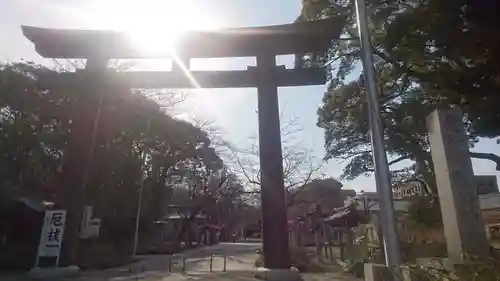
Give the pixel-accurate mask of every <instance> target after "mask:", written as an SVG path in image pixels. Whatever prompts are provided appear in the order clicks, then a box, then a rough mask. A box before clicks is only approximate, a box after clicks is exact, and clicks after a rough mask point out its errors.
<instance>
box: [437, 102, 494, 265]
mask: <svg viewBox="0 0 500 281" xmlns="http://www.w3.org/2000/svg"><path fill="white" fill-rule="evenodd" d="M462 120H463V117H462V113H461V111H460V110H459V109H458V108H451V109H448V110H436V111H434V112H433V113H432V114H431V115H429V116H428V117H427V130H428V131H429V142H430V146H431V152H432V161H433V162H434V173H435V175H436V183H437V189H438V195H439V201H440V204H441V214H442V217H443V225H444V234H445V237H446V246H447V249H448V256H449V257H450V258H451V259H452V260H456V261H463V258H464V256H463V255H464V254H466V255H472V256H477V257H486V256H488V254H489V243H488V240H487V239H486V234H485V231H484V225H483V222H482V220H481V214H480V211H481V210H480V206H479V198H478V195H477V190H476V188H475V186H474V172H473V169H472V163H471V159H470V156H469V144H468V138H467V135H466V134H465V129H464V124H463V121H462Z"/></svg>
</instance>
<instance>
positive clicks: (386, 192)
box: [354, 0, 400, 276]
mask: <svg viewBox="0 0 500 281" xmlns="http://www.w3.org/2000/svg"><path fill="white" fill-rule="evenodd" d="M354 2H355V6H356V17H357V23H358V32H359V38H360V41H361V60H362V63H363V70H364V78H365V85H366V87H367V103H368V111H369V114H368V117H369V125H370V134H371V143H372V153H373V162H374V163H375V181H376V185H377V192H378V194H379V195H380V199H381V201H380V212H381V224H382V232H383V236H384V251H385V259H386V261H385V262H386V265H387V268H388V269H389V270H390V271H391V272H392V273H393V276H395V274H394V273H395V272H396V270H397V268H398V267H399V264H400V257H399V242H398V238H397V234H396V226H395V215H394V202H393V201H392V189H391V178H390V172H389V164H388V162H387V156H386V153H385V146H384V135H383V132H384V130H383V125H382V120H381V117H380V102H379V92H378V89H377V83H376V75H375V68H374V65H373V53H372V46H371V42H370V34H369V30H368V22H367V21H368V19H367V15H366V3H365V0H354Z"/></svg>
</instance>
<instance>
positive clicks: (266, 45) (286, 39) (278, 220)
mask: <svg viewBox="0 0 500 281" xmlns="http://www.w3.org/2000/svg"><path fill="white" fill-rule="evenodd" d="M343 21H344V18H336V19H328V20H321V21H314V22H305V23H295V24H289V25H278V26H268V27H255V28H254V27H252V28H236V29H223V30H217V31H210V32H189V33H186V34H184V35H183V36H181V38H180V39H179V40H178V42H177V43H176V44H175V46H174V47H175V48H174V49H175V50H176V52H177V55H178V57H179V58H182V60H183V61H186V59H188V60H187V62H188V63H187V65H189V59H191V58H217V57H256V58H257V67H255V68H250V69H248V70H238V71H190V75H191V77H192V78H194V80H196V82H197V85H193V83H192V81H191V80H190V79H189V78H188V77H186V75H185V73H183V72H182V71H181V69H180V68H179V67H174V68H173V70H172V71H164V72H135V71H132V72H121V73H120V72H112V71H107V72H106V73H105V74H100V79H99V80H100V81H104V82H105V84H106V85H107V86H112V85H127V86H129V87H130V88H195V87H197V86H201V87H202V88H238V87H256V88H257V89H258V113H259V145H260V168H261V182H262V184H261V196H262V214H263V217H262V226H263V240H264V241H263V244H264V246H263V252H264V265H265V267H266V268H269V269H288V268H290V257H289V250H288V232H287V220H286V205H285V190H284V179H283V165H282V161H283V160H282V150H281V136H280V121H279V108H278V87H285V86H303V85H321V84H324V83H325V82H326V75H325V71H324V70H323V69H321V68H316V67H311V68H305V69H285V68H284V67H277V66H276V61H275V57H276V56H277V55H286V54H307V53H314V52H325V51H327V50H328V48H329V47H330V44H331V40H333V39H336V38H338V37H339V35H340V32H341V27H342V23H343ZM22 29H23V33H24V35H25V37H27V38H28V39H29V40H30V41H31V42H33V43H34V45H35V49H36V51H37V52H38V53H39V54H40V55H41V56H42V57H45V58H59V59H87V63H88V64H89V65H88V70H89V71H92V69H94V68H95V69H97V68H99V65H102V64H103V62H106V61H107V59H110V58H119V59H140V58H152V57H151V56H148V55H147V54H144V53H141V52H140V51H139V50H135V49H134V48H132V47H131V45H130V44H129V42H128V40H127V37H126V35H125V34H122V33H119V32H113V31H88V30H63V29H44V28H38V27H28V26H23V27H22ZM95 58H101V60H100V61H99V60H97V61H94V59H95ZM153 58H159V57H158V56H153ZM91 64H92V65H97V66H96V67H94V66H91ZM89 71H86V72H87V73H86V72H76V73H75V72H67V73H55V72H54V73H41V74H40V79H39V80H40V81H41V83H43V84H44V85H45V86H46V87H47V88H50V87H56V86H60V85H64V84H65V85H76V84H75V83H77V82H78V81H82V79H89V78H92V77H93V75H92V74H91V73H88V72H89ZM87 81H89V80H87ZM89 84H92V83H89ZM94 106H96V107H97V106H98V103H94ZM90 107H92V106H90ZM93 112H94V113H93V114H94V115H93V116H89V115H88V114H86V113H85V112H83V113H82V115H81V117H82V118H79V119H77V121H78V122H77V123H75V124H74V126H75V127H76V128H80V127H82V128H85V129H84V130H74V131H72V134H73V136H72V138H71V139H72V140H73V144H72V145H71V146H70V147H71V148H72V151H68V155H67V158H66V163H65V169H64V172H63V175H62V176H61V177H62V180H61V184H64V187H66V188H72V190H73V191H74V192H69V193H68V194H67V195H68V197H67V200H68V202H71V204H72V205H71V204H68V207H67V208H68V210H67V211H68V220H69V221H68V222H69V225H68V226H67V227H68V228H70V229H68V230H67V232H66V233H69V234H71V235H69V236H71V237H68V239H65V243H66V245H65V246H64V247H65V248H67V249H75V244H77V243H78V239H77V238H76V236H75V235H76V234H77V233H78V231H77V227H78V218H79V215H80V212H81V207H82V206H83V202H81V200H79V199H80V198H84V197H77V196H82V195H83V194H84V193H85V180H84V177H85V173H86V170H87V168H88V166H89V165H90V161H88V160H87V161H81V162H77V161H78V160H79V159H80V160H81V159H88V157H87V156H88V155H91V154H92V152H93V144H92V143H93V138H92V136H91V134H88V132H89V128H88V127H89V126H90V125H89V124H91V123H92V122H93V121H91V120H95V119H96V118H98V114H97V113H95V112H98V110H97V109H95V110H94V111H93ZM94 129H95V128H94ZM70 221H71V222H70ZM75 227H76V229H75ZM70 252H71V250H70ZM74 256H75V255H74V254H73V255H69V261H68V262H67V263H71V264H74V263H75V260H74V259H72V258H71V257H73V258H74Z"/></svg>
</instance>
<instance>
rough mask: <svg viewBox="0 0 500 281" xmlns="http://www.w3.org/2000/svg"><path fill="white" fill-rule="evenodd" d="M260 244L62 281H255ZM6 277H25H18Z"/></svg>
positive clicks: (341, 278)
mask: <svg viewBox="0 0 500 281" xmlns="http://www.w3.org/2000/svg"><path fill="white" fill-rule="evenodd" d="M260 247H261V244H260V243H241V242H240V243H221V244H218V245H214V246H210V247H204V248H197V249H192V250H188V251H186V252H184V253H182V254H178V255H174V256H172V255H148V256H143V257H142V260H141V261H140V262H137V263H134V264H130V265H127V266H122V267H118V268H112V269H107V270H101V271H84V272H82V273H81V274H80V276H78V277H73V278H66V279H64V281H194V280H200V281H201V280H203V281H205V280H206V281H256V280H257V279H255V278H254V262H255V259H256V258H257V253H256V250H257V249H258V248H260ZM211 256H213V257H214V258H213V263H212V272H210V257H211ZM224 256H226V257H227V260H226V262H227V263H226V271H225V272H224V271H223V269H224V258H223V257H224ZM184 258H186V266H185V271H184V272H183V271H182V270H181V269H182V260H183V259H184ZM170 261H172V263H171V264H172V266H171V268H172V270H171V271H169V267H170V265H169V262H170ZM302 277H303V278H304V280H305V281H358V280H359V279H355V278H352V277H350V276H346V275H345V274H340V273H321V274H302ZM0 279H2V278H0ZM6 280H8V281H11V280H12V281H14V280H15V281H20V280H23V281H24V280H29V279H23V278H19V276H18V277H17V278H13V279H8V278H7V279H6ZM60 280H61V279H59V280H57V281H60ZM2 281H4V279H2ZM51 281H52V280H51ZM53 281H56V280H53Z"/></svg>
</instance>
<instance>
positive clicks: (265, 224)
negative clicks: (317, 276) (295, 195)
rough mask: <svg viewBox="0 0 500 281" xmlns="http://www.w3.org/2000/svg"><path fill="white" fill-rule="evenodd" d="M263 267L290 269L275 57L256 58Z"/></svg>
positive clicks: (265, 55)
mask: <svg viewBox="0 0 500 281" xmlns="http://www.w3.org/2000/svg"><path fill="white" fill-rule="evenodd" d="M254 71H256V75H257V76H258V79H259V82H258V83H259V85H258V88H257V91H258V93H257V94H258V113H259V150H260V151H259V152H260V153H259V158H260V171H261V200H262V203H261V206H262V232H263V254H264V266H265V267H266V268H268V269H289V268H290V256H289V249H288V230H287V214H286V204H285V183H284V178H283V156H282V151H281V128H280V119H279V105H278V87H277V84H276V81H275V78H276V77H275V72H276V59H275V56H274V55H270V54H262V55H259V56H257V69H256V70H254Z"/></svg>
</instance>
